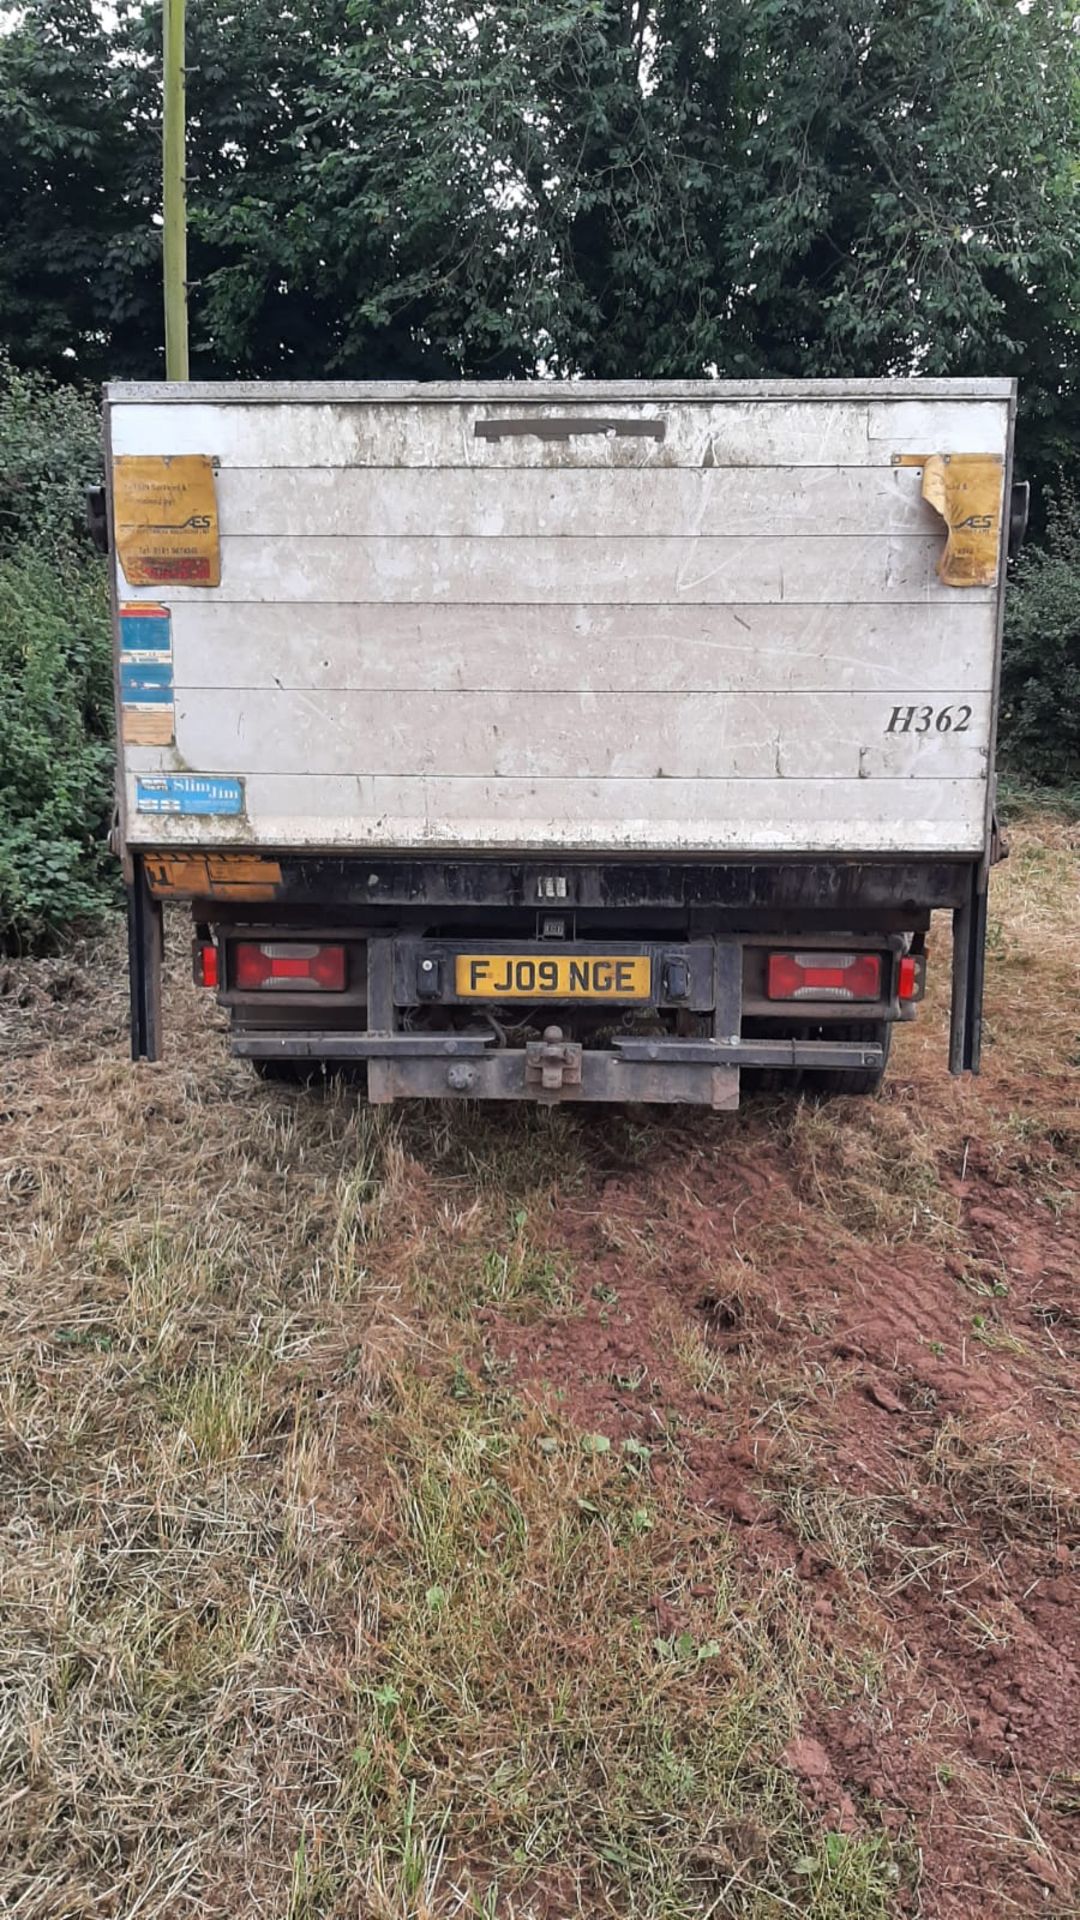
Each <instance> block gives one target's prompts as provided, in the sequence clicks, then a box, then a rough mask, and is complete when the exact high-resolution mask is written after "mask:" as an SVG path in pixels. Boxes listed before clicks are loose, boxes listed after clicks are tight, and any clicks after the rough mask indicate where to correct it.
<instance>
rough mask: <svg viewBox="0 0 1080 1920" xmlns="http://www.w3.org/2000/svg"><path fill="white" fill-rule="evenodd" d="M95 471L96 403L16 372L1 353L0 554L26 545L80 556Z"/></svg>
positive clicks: (98, 472)
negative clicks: (75, 553) (87, 503)
mask: <svg viewBox="0 0 1080 1920" xmlns="http://www.w3.org/2000/svg"><path fill="white" fill-rule="evenodd" d="M101 471H102V452H101V417H100V415H99V413H98V410H97V407H96V406H95V404H94V402H93V401H92V400H91V399H90V398H89V397H88V396H87V395H86V394H84V393H81V392H80V391H79V390H78V389H77V388H75V387H62V386H56V385H55V384H54V383H53V382H52V381H51V380H47V379H45V378H44V377H43V376H42V375H40V374H37V373H21V372H19V371H18V370H17V369H15V368H14V367H12V365H11V363H10V361H9V360H8V359H7V358H6V356H5V355H4V353H3V351H2V350H0V553H6V552H10V551H11V550H12V549H13V548H15V547H18V546H19V545H20V544H21V543H23V542H27V541H28V542H31V543H39V544H41V545H48V546H50V547H53V548H55V547H56V546H57V545H58V544H59V545H60V546H62V547H63V548H64V549H65V550H66V551H69V552H78V551H79V550H80V546H81V539H80V536H81V534H82V529H83V526H84V521H85V512H86V489H87V487H88V486H92V485H93V484H94V483H95V482H97V481H99V480H100V479H101Z"/></svg>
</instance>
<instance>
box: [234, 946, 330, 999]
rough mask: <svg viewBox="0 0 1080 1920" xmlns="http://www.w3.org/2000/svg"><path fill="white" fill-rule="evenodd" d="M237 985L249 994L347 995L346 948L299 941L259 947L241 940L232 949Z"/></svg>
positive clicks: (235, 982)
mask: <svg viewBox="0 0 1080 1920" xmlns="http://www.w3.org/2000/svg"><path fill="white" fill-rule="evenodd" d="M232 962H233V985H234V986H236V987H239V988H241V989H242V991H243V992H245V993H251V992H257V991H261V990H262V989H264V988H269V989H271V990H273V989H276V990H277V991H278V992H285V993H295V992H299V993H344V991H345V949H344V947H340V946H322V945H316V944H315V943H314V942H302V941H298V940H270V941H265V942H263V943H262V944H261V945H259V946H256V945H255V944H254V943H253V942H252V941H248V940H238V941H237V943H236V945H235V946H234V947H233V950H232Z"/></svg>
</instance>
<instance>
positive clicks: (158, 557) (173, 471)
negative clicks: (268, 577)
mask: <svg viewBox="0 0 1080 1920" xmlns="http://www.w3.org/2000/svg"><path fill="white" fill-rule="evenodd" d="M113 513H114V518H115V523H116V551H117V554H118V556H119V559H120V565H121V566H122V567H123V569H124V575H125V578H126V579H127V582H128V584H129V586H132V587H157V586H164V585H166V584H167V585H170V586H171V585H176V586H185V587H218V586H220V585H221V543H220V540H219V537H218V514H217V495H216V492H215V488H214V462H213V459H212V458H211V456H210V454H208V453H177V454H171V455H170V454H150V453H133V454H119V455H118V456H117V458H116V459H115V460H114V461H113Z"/></svg>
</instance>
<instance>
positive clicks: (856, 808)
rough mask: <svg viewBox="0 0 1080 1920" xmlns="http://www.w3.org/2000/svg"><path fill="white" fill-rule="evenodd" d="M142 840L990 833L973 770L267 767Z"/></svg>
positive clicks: (933, 839)
mask: <svg viewBox="0 0 1080 1920" xmlns="http://www.w3.org/2000/svg"><path fill="white" fill-rule="evenodd" d="M147 751H148V750H147V749H145V748H132V749H131V750H130V752H129V754H128V756H127V758H128V763H129V772H128V788H127V808H128V816H127V817H128V835H129V838H130V839H131V840H132V841H133V842H134V843H135V844H137V845H142V846H169V845H171V846H199V845H218V846H228V845H243V846H264V847H273V846H277V847H283V848H284V847H321V848H327V849H332V848H339V847H340V848H348V847H356V848H363V847H370V848H376V847H384V848H399V847H428V848H432V849H435V848H442V849H445V848H454V847H459V848H461V849H466V848H468V849H470V850H473V851H477V852H485V851H486V852H495V851H498V850H500V849H507V848H515V847H517V848H520V849H522V850H527V849H528V850H531V849H536V850H542V851H547V852H552V853H554V854H556V855H557V854H558V853H560V852H562V853H566V852H570V851H576V852H590V851H599V852H611V853H632V852H639V851H640V852H649V851H655V852H657V853H662V852H665V851H666V852H686V853H692V852H717V853H723V852H731V853H769V852H776V853H930V852H954V853H964V852H975V851H977V850H978V848H980V847H981V846H982V844H983V832H984V824H985V823H984V817H983V805H984V790H983V788H982V786H981V785H980V783H979V782H977V781H971V780H881V781H868V780H802V781H788V782H784V783H783V784H782V785H781V784H780V783H779V782H776V781H771V780H704V781H690V782H687V781H669V780H491V779H489V780H474V779H468V778H466V779H459V780H448V779H431V780H424V779H416V778H410V779H404V780H386V779H379V778H367V779H361V780H356V779H351V778H349V777H347V776H338V777H337V778H331V777H329V776H327V775H310V774H309V775H304V774H293V775H289V774H263V775H252V776H251V777H250V778H249V779H248V780H247V781H246V782H245V800H246V812H245V813H244V814H243V815H241V816H240V817H238V818H237V819H219V820H213V819H178V818H172V819H170V818H169V817H167V816H164V817H163V816H157V817H154V816H150V815H142V814H138V813H137V812H136V811H135V805H134V783H135V771H134V770H135V768H136V767H140V766H141V765H142V764H143V763H144V762H145V761H146V760H147Z"/></svg>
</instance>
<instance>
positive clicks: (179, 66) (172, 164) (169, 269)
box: [161, 0, 188, 380]
mask: <svg viewBox="0 0 1080 1920" xmlns="http://www.w3.org/2000/svg"><path fill="white" fill-rule="evenodd" d="M184 6H185V0H163V21H162V29H163V31H162V54H163V68H164V78H163V112H162V125H161V171H162V214H163V221H164V232H163V236H162V241H163V250H164V268H165V378H166V380H186V379H187V378H188V314H187V175H186V171H185V160H184V148H185V139H184Z"/></svg>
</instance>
